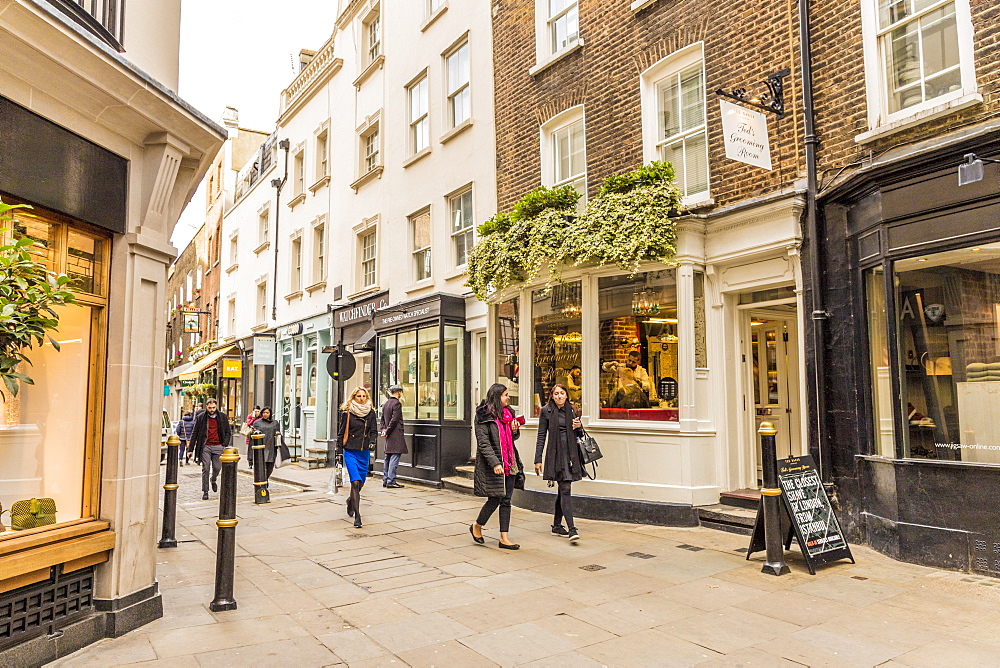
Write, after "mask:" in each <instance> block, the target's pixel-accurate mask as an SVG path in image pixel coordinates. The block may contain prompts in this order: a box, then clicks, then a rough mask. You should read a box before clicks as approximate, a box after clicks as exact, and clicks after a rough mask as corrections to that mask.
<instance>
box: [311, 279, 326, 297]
mask: <svg viewBox="0 0 1000 668" xmlns="http://www.w3.org/2000/svg"><path fill="white" fill-rule="evenodd" d="M317 290H326V281H319V282H317V283H313V284H312V285H308V286H306V292H308V293H309V294H312V293H314V292H316V291H317Z"/></svg>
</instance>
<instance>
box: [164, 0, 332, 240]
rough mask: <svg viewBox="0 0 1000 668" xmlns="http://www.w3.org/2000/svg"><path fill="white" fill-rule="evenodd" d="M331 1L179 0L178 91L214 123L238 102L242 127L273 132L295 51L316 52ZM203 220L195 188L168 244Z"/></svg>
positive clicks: (187, 236)
mask: <svg viewBox="0 0 1000 668" xmlns="http://www.w3.org/2000/svg"><path fill="white" fill-rule="evenodd" d="M338 4H339V3H338V2H336V0H281V1H280V2H274V1H273V0H269V1H265V0H183V3H182V5H181V7H182V8H181V54H180V84H179V89H180V90H179V91H178V92H179V93H180V95H181V97H182V98H184V99H185V100H187V101H188V102H190V103H191V104H192V105H194V107H195V108H196V109H198V110H199V111H201V112H202V113H203V114H205V115H206V116H208V117H209V118H211V119H212V120H214V121H216V122H219V121H220V119H221V118H222V112H223V110H224V109H225V108H226V107H227V106H229V107H236V109H237V110H239V113H240V126H241V127H244V128H250V129H252V130H263V131H266V132H270V131H271V130H273V129H274V123H275V120H276V119H277V117H278V97H279V95H280V94H281V91H282V90H283V89H284V88H285V87H286V86H287V85H288V83H289V82H290V81H291V80H292V78H293V77H294V76H295V69H294V63H297V62H298V54H299V50H300V49H314V50H315V49H318V48H319V47H320V45H322V44H323V43H324V42H325V41H326V40H327V39H329V37H330V34H331V33H332V32H333V22H334V21H335V20H336V14H337V5H338ZM204 217H205V193H204V190H203V189H202V188H199V189H198V192H197V193H196V194H195V196H194V198H193V199H192V200H191V203H190V204H188V207H187V209H185V210H184V213H183V214H182V215H181V219H180V221H179V222H178V223H177V227H176V228H175V229H174V234H173V237H172V238H171V241H172V242H173V244H174V246H176V247H177V249H178V251H180V250H183V249H184V247H185V246H186V245H187V244H188V242H189V241H190V240H191V237H192V236H194V233H195V232H196V231H197V230H198V227H199V226H200V225H201V223H202V222H203V221H204Z"/></svg>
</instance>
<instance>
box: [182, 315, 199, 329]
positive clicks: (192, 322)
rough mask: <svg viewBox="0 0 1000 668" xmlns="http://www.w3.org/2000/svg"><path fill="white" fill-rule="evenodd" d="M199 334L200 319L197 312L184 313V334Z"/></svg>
mask: <svg viewBox="0 0 1000 668" xmlns="http://www.w3.org/2000/svg"><path fill="white" fill-rule="evenodd" d="M200 332H201V317H200V314H199V313H197V312H191V313H189V312H187V311H185V312H184V333H185V334H198V333H200Z"/></svg>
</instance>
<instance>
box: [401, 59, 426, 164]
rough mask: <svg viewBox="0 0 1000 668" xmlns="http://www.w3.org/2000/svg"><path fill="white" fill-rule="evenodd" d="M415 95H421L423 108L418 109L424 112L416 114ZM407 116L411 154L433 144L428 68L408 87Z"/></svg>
mask: <svg viewBox="0 0 1000 668" xmlns="http://www.w3.org/2000/svg"><path fill="white" fill-rule="evenodd" d="M415 95H419V96H420V102H421V103H422V107H423V108H422V109H418V110H417V111H418V112H422V113H416V114H414V109H413V103H414V96H415ZM406 116H407V122H408V123H409V127H408V129H407V134H408V135H409V149H410V155H414V154H416V153H420V152H421V151H423V150H426V149H429V148H430V146H431V121H430V83H429V81H428V77H427V70H426V69H425V70H424V71H423V72H421V73H420V74H419V75H418V76H417V78H415V79H414V80H413V81H411V82H410V83H409V84H408V85H407V87H406ZM421 126H422V127H423V135H422V136H423V138H424V144H423V145H422V146H421V145H420V143H419V142H418V141H417V139H418V136H420V127H421Z"/></svg>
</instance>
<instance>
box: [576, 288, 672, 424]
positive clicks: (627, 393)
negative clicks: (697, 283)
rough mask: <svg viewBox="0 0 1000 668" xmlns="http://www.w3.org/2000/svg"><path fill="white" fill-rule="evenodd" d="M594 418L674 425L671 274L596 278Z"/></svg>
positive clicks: (593, 370)
mask: <svg viewBox="0 0 1000 668" xmlns="http://www.w3.org/2000/svg"><path fill="white" fill-rule="evenodd" d="M598 308H599V312H600V315H599V318H600V329H599V332H600V337H599V338H600V360H599V363H598V364H597V365H596V368H594V369H592V370H591V372H592V373H598V374H600V383H599V390H600V409H601V412H600V415H601V418H602V419H611V420H654V421H668V422H676V421H677V420H678V412H677V407H678V404H677V394H678V387H677V378H678V374H677V287H676V282H675V279H674V272H673V271H672V270H663V271H652V272H646V273H641V274H636V275H635V276H632V277H629V276H609V277H604V278H600V279H598Z"/></svg>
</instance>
